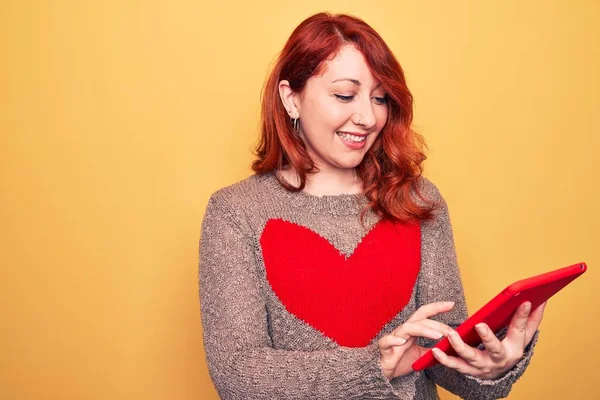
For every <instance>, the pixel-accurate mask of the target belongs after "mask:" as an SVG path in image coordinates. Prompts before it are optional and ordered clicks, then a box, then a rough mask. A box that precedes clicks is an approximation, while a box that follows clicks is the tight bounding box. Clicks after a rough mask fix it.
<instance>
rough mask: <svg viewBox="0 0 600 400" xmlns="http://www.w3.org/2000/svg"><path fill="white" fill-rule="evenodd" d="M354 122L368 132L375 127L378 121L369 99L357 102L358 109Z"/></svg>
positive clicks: (353, 118)
mask: <svg viewBox="0 0 600 400" xmlns="http://www.w3.org/2000/svg"><path fill="white" fill-rule="evenodd" d="M352 122H353V123H354V124H356V125H360V126H362V127H363V128H364V129H367V130H368V129H371V128H372V127H373V126H374V125H375V122H376V121H375V113H374V112H373V103H372V102H371V99H370V98H369V97H367V98H366V99H362V100H361V101H359V102H357V109H356V112H355V113H354V115H353V116H352Z"/></svg>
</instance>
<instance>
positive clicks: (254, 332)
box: [200, 174, 537, 400]
mask: <svg viewBox="0 0 600 400" xmlns="http://www.w3.org/2000/svg"><path fill="white" fill-rule="evenodd" d="M421 191H422V194H423V195H424V196H425V197H426V198H429V199H430V200H433V201H434V202H436V203H437V204H438V207H437V208H436V211H435V218H434V219H433V220H431V221H422V222H421V223H420V224H416V227H417V228H416V229H417V230H416V232H417V234H416V236H417V237H416V238H415V237H414V234H413V236H411V233H410V232H412V231H410V229H409V230H406V231H402V232H400V231H398V230H396V229H395V228H393V227H392V228H390V229H389V230H387V231H386V230H385V229H384V228H385V226H383V225H381V224H382V223H383V222H382V221H379V219H378V217H377V216H376V215H375V214H374V213H372V212H368V213H367V214H366V216H365V219H364V220H363V224H361V221H360V213H361V211H362V210H363V208H364V206H365V205H366V198H365V197H364V196H363V195H339V196H323V197H317V196H313V195H310V194H307V193H304V192H298V193H293V192H289V191H287V190H286V189H285V188H283V187H282V186H281V185H280V184H279V182H278V181H277V179H276V177H275V175H274V174H265V175H255V176H252V177H250V178H248V179H246V180H244V181H242V182H239V183H237V184H235V185H232V186H230V187H227V188H224V189H221V190H219V191H217V192H216V193H215V194H213V196H212V197H211V198H210V201H209V203H208V206H207V209H206V213H205V216H204V221H203V224H202V235H201V241H200V302H201V311H202V326H203V330H204V346H205V351H206V357H207V362H208V366H209V371H210V374H211V377H212V379H213V382H214V384H215V386H216V388H217V390H218V392H219V395H220V396H221V397H222V398H223V399H437V398H438V394H437V391H436V384H438V385H440V386H442V387H444V388H446V389H448V390H449V391H451V392H453V393H455V394H457V395H459V396H461V397H463V398H466V399H478V400H480V399H495V398H501V397H506V396H507V395H508V393H509V391H510V389H511V386H512V385H513V383H514V382H515V381H516V380H517V379H518V378H519V377H520V376H521V375H522V374H523V372H524V370H525V368H526V366H527V364H528V363H529V360H530V358H531V355H532V353H533V352H532V348H533V345H534V343H535V341H536V339H537V334H536V337H535V338H534V340H533V341H532V345H530V346H529V347H528V348H527V349H526V354H525V356H524V357H523V359H522V360H521V361H520V362H519V363H518V364H517V365H516V366H515V367H514V368H513V369H512V370H511V371H509V372H508V373H507V374H506V375H504V376H503V377H501V378H499V379H497V380H479V379H476V378H474V377H471V376H467V375H463V374H461V373H459V372H457V371H454V370H450V369H448V368H446V367H444V366H441V365H438V366H436V367H433V368H431V369H428V370H425V371H421V372H413V373H410V374H408V375H405V376H401V377H398V378H394V379H392V380H391V381H388V380H387V379H386V378H385V377H384V375H383V374H382V372H381V369H380V364H379V350H378V348H377V340H378V339H379V338H380V337H381V336H382V335H384V334H386V333H390V332H391V331H392V330H393V329H394V328H395V327H397V326H399V325H400V324H402V323H403V322H405V321H406V319H407V318H408V317H410V315H412V314H413V313H414V312H415V311H416V310H417V309H418V308H419V307H420V306H421V305H423V304H427V303H431V302H435V301H454V302H455V303H456V304H455V307H454V309H453V310H452V311H450V312H448V313H446V314H441V315H439V316H437V317H435V318H436V319H438V320H440V321H442V322H444V323H446V324H448V325H450V326H453V327H456V326H458V325H459V324H460V323H461V322H462V321H463V320H464V319H465V318H466V317H467V312H466V306H465V300H464V295H463V289H462V284H461V280H460V276H459V271H458V267H457V263H456V256H455V250H454V243H453V237H452V228H451V226H450V219H449V215H448V210H447V207H446V203H445V202H444V200H443V198H442V197H441V196H440V194H439V192H438V190H437V189H436V187H435V186H434V185H433V184H431V183H430V182H429V181H427V180H426V179H422V188H421ZM380 225H381V227H380V228H378V226H380ZM376 228H378V231H377V232H374V231H375V229H376ZM413 231H414V230H413ZM375 235H380V236H375ZM386 235H387V236H386ZM394 235H399V236H394ZM402 235H404V236H402ZM396 237H397V238H398V240H395V241H394V240H393V238H396ZM377 238H388V239H385V240H383V239H382V240H379V241H378V240H377ZM389 238H392V239H389ZM382 241H383V242H384V243H381V242H382ZM388 242H390V243H388ZM403 243H408V244H406V245H404V244H403ZM414 243H416V246H417V247H420V248H419V249H417V252H416V253H415V252H414V250H415V249H414V248H413V249H412V250H411V247H410V245H411V244H413V247H414ZM378 246H379V247H378ZM402 246H405V247H404V248H403V247H402ZM371 248H372V249H373V250H369V249H371ZM332 249H333V250H334V251H332ZM403 249H404V250H403ZM409 250H410V251H413V253H412V254H413V255H412V256H411V257H412V258H411V257H407V258H403V257H402V252H409ZM369 251H372V253H369ZM388 251H389V256H387V254H388ZM359 252H360V254H358V253H359ZM382 254H384V255H385V256H382ZM414 254H417V256H418V258H417V262H416V265H414V264H415V263H414V259H415V257H414ZM336 257H337V258H336ZM307 260H308V261H307ZM357 260H362V262H358V261H357ZM397 260H400V261H397ZM411 260H413V263H412V264H411ZM334 264H335V265H334ZM404 264H406V265H404ZM334 268H337V269H336V270H334ZM354 268H366V270H365V271H367V273H363V274H362V275H352V274H354V270H353V269H354ZM380 270H384V271H385V273H384V274H389V276H390V278H391V279H387V280H385V284H383V285H382V284H378V283H377V282H376V281H375V283H373V279H372V277H371V275H373V276H375V275H377V274H376V273H375V272H373V273H372V274H371V273H369V271H376V272H377V271H380ZM332 271H334V272H332ZM357 273H358V274H360V272H357ZM411 273H412V274H413V275H414V278H412V277H411V276H412V275H411ZM321 274H322V277H321ZM379 275H381V274H379ZM356 276H360V277H362V278H360V279H356ZM384 276H385V275H384ZM348 277H350V278H348ZM311 279H312V280H311ZM315 279H316V280H315ZM315 282H317V284H315ZM390 285H391V286H390ZM394 291H397V295H398V296H397V297H398V298H399V299H403V300H398V302H397V304H395V305H392V306H389V304H390V303H394V301H390V297H389V296H388V294H389V293H392V294H394ZM373 293H376V294H377V295H376V296H373ZM386 296H387V297H386ZM390 307H391V308H390ZM393 307H396V310H397V312H394V314H393V315H390V314H389V312H390V310H394V308H393ZM348 310H351V311H352V312H348ZM365 310H367V311H365ZM368 310H371V311H368ZM381 310H384V311H381ZM386 312H387V314H386ZM365 321H366V322H365ZM353 327H356V329H354V328H353ZM420 343H421V344H422V345H427V346H430V345H431V344H432V343H429V342H428V341H426V340H421V342H420Z"/></svg>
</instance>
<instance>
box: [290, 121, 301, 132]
mask: <svg viewBox="0 0 600 400" xmlns="http://www.w3.org/2000/svg"><path fill="white" fill-rule="evenodd" d="M290 121H291V123H292V127H293V128H294V132H296V133H298V128H299V127H300V118H290Z"/></svg>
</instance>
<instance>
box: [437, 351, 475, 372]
mask: <svg viewBox="0 0 600 400" xmlns="http://www.w3.org/2000/svg"><path fill="white" fill-rule="evenodd" d="M431 351H432V352H433V356H434V357H435V359H436V360H438V361H439V363H440V364H442V365H445V366H446V367H448V368H452V369H455V370H457V371H458V372H461V373H463V374H468V375H472V376H477V375H480V372H479V369H478V368H476V367H474V366H472V365H470V364H469V363H467V362H466V361H465V360H463V359H462V358H459V357H451V356H449V355H447V354H446V353H444V352H443V351H442V350H440V349H438V348H437V347H434V348H432V349H431Z"/></svg>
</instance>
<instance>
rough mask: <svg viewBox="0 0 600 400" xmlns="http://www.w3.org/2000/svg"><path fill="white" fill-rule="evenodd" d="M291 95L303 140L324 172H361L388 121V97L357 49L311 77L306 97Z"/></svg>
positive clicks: (348, 48)
mask: <svg viewBox="0 0 600 400" xmlns="http://www.w3.org/2000/svg"><path fill="white" fill-rule="evenodd" d="M289 93H290V95H289V96H288V97H289V99H291V101H293V103H294V106H295V107H296V111H297V113H296V114H295V115H296V116H299V118H300V128H299V135H300V136H301V138H302V139H303V140H304V143H305V144H306V148H307V150H308V153H309V155H310V157H311V158H312V160H313V161H314V162H315V164H316V166H317V167H318V168H319V169H320V170H324V169H348V168H355V167H356V166H358V165H359V164H360V162H361V161H362V159H363V157H364V156H365V154H366V152H367V151H368V150H369V149H370V148H371V146H372V145H373V142H374V141H375V139H376V138H377V135H378V134H379V132H381V130H382V129H383V127H384V126H385V123H386V121H387V116H388V107H387V104H386V95H385V92H384V90H383V89H382V88H381V86H380V85H379V82H377V81H375V78H374V77H373V75H372V74H371V71H370V70H369V68H368V66H367V63H366V61H365V59H364V56H363V55H362V53H361V52H360V51H358V50H357V49H356V48H355V47H354V46H353V45H346V46H344V47H342V49H341V50H340V52H339V53H338V54H337V56H336V57H335V58H334V59H332V60H330V61H326V63H325V69H324V72H323V73H322V74H321V75H319V76H312V77H311V78H310V79H309V80H308V81H307V83H306V86H305V88H304V91H303V92H302V94H300V95H299V94H296V93H291V91H290V92H289ZM282 98H283V95H282ZM284 103H285V100H284ZM288 109H289V108H288ZM292 115H294V113H293V112H292Z"/></svg>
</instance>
